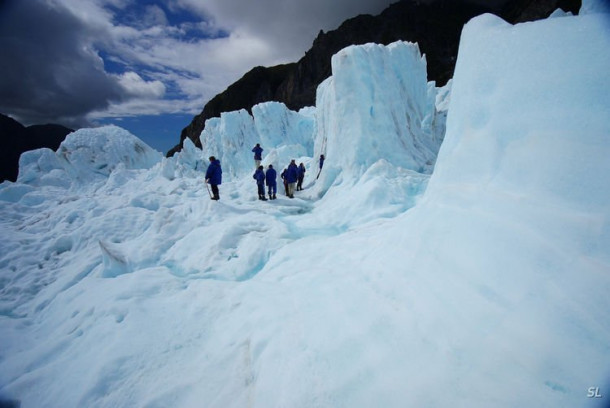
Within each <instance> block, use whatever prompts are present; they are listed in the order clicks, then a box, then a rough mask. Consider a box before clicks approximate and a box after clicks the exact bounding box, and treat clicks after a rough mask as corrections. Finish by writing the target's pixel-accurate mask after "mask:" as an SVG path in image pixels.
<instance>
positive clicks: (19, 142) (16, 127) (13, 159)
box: [0, 113, 73, 182]
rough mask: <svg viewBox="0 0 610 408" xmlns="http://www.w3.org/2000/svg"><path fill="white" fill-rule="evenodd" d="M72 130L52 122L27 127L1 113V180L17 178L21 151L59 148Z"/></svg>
mask: <svg viewBox="0 0 610 408" xmlns="http://www.w3.org/2000/svg"><path fill="white" fill-rule="evenodd" d="M71 132H73V130H72V129H69V128H67V127H65V126H61V125H52V124H48V125H33V126H28V127H25V126H23V125H22V124H21V123H19V122H17V121H16V120H14V119H12V118H10V117H8V116H6V115H3V114H1V113H0V140H2V149H0V182H2V181H4V180H10V181H15V180H16V179H17V173H18V171H19V157H20V156H21V153H23V152H26V151H28V150H34V149H40V148H42V147H47V148H49V149H52V150H57V148H58V147H59V145H60V144H61V142H62V141H63V140H64V139H65V138H66V136H67V135H68V134H69V133H71Z"/></svg>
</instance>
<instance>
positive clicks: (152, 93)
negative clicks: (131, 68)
mask: <svg viewBox="0 0 610 408" xmlns="http://www.w3.org/2000/svg"><path fill="white" fill-rule="evenodd" d="M117 78H118V82H119V84H120V85H121V86H122V87H123V89H124V90H125V92H127V94H129V95H131V96H135V97H141V98H153V99H154V98H161V97H162V96H163V95H164V94H165V85H163V82H161V81H145V80H144V79H142V77H141V76H140V75H138V74H137V73H135V72H125V73H124V74H122V75H117Z"/></svg>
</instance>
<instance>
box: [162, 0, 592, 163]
mask: <svg viewBox="0 0 610 408" xmlns="http://www.w3.org/2000/svg"><path fill="white" fill-rule="evenodd" d="M498 4H500V6H501V7H500V6H498ZM580 5H581V1H580V0H509V1H506V2H502V3H496V7H495V8H491V7H489V6H482V5H477V4H472V3H469V2H461V1H457V0H438V1H436V2H433V3H430V4H424V3H420V2H418V1H413V0H402V1H399V2H397V3H394V4H392V5H391V6H390V7H388V8H387V9H386V10H384V11H383V12H382V13H381V14H380V15H378V16H371V15H360V16H357V17H354V18H352V19H349V20H347V21H345V22H344V23H343V24H341V26H339V27H338V28H337V29H336V30H333V31H329V32H327V33H324V32H323V31H320V33H319V34H318V36H317V38H316V39H315V40H314V42H313V45H312V47H311V49H310V50H309V51H307V52H306V53H305V56H303V58H301V59H300V60H299V61H298V62H296V63H292V64H286V65H279V66H275V67H269V68H265V67H256V68H254V69H252V70H251V71H250V72H248V73H247V74H245V75H244V76H243V77H242V78H241V79H239V80H238V81H237V82H235V83H234V84H232V85H231V86H229V87H228V88H227V89H226V90H225V91H224V92H222V93H220V94H219V95H217V96H215V97H214V98H213V99H212V100H210V101H209V102H208V103H207V104H206V105H205V107H204V108H203V111H202V112H201V113H200V114H199V115H197V116H195V117H194V118H193V121H192V122H191V123H190V124H189V125H188V126H187V127H186V128H184V129H183V130H182V133H181V135H180V143H179V144H178V145H177V146H175V147H174V148H173V149H172V150H170V151H169V152H168V156H171V155H173V154H174V153H176V152H177V151H179V150H180V149H181V148H182V143H183V142H184V140H185V139H186V138H187V137H188V138H190V139H191V140H192V141H193V142H194V143H195V145H197V146H200V142H199V135H200V134H201V131H202V130H203V128H204V126H205V121H206V120H207V119H209V118H213V117H218V116H220V114H221V113H222V112H230V111H234V110H239V109H246V110H248V111H250V109H251V108H252V106H254V105H256V104H257V103H261V102H267V101H278V102H283V103H284V104H285V105H286V106H288V108H290V109H293V110H298V109H300V108H302V107H304V106H311V105H314V104H315V95H316V88H317V86H318V85H319V84H320V83H321V82H322V81H324V80H325V79H326V78H328V77H329V76H330V74H331V66H330V61H331V57H332V55H333V54H335V53H337V52H338V51H340V50H341V49H343V48H345V47H347V46H349V45H352V44H365V43H368V42H375V43H380V44H389V43H391V42H394V41H397V40H405V41H411V42H417V43H418V44H419V47H420V50H421V51H422V53H424V54H426V59H427V63H428V78H429V79H430V80H434V81H436V83H437V85H439V86H441V85H444V84H445V83H446V82H447V81H448V80H449V79H450V78H451V77H452V76H453V70H454V68H455V61H456V58H457V51H458V45H459V39H460V34H461V30H462V27H463V25H464V24H465V23H466V22H468V21H469V20H470V19H471V18H473V17H475V16H477V15H480V14H482V13H486V12H493V13H495V14H497V15H499V16H500V17H502V18H504V19H505V20H506V21H508V22H511V23H517V22H523V21H531V20H536V19H541V18H546V17H548V16H549V15H550V14H551V13H552V12H553V11H555V10H556V9H557V8H558V7H560V8H562V9H564V10H566V11H572V12H573V13H577V12H578V10H579V9H580Z"/></svg>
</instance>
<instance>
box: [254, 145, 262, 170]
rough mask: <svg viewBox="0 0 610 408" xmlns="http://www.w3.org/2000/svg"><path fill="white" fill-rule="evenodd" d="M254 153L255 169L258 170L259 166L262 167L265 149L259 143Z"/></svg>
mask: <svg viewBox="0 0 610 408" xmlns="http://www.w3.org/2000/svg"><path fill="white" fill-rule="evenodd" d="M252 152H253V153H254V168H255V169H258V166H260V165H261V160H263V148H262V147H261V145H260V144H259V143H257V144H256V146H254V148H253V149H252Z"/></svg>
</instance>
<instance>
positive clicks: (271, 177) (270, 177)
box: [265, 169, 277, 186]
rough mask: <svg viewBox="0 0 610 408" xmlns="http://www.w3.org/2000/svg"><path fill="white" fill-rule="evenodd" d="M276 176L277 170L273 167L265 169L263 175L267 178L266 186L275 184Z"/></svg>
mask: <svg viewBox="0 0 610 408" xmlns="http://www.w3.org/2000/svg"><path fill="white" fill-rule="evenodd" d="M276 178H277V172H276V171H275V169H267V174H266V175H265V179H266V180H267V185H268V186H275V185H276V184H277V183H276V181H275V179H276Z"/></svg>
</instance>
